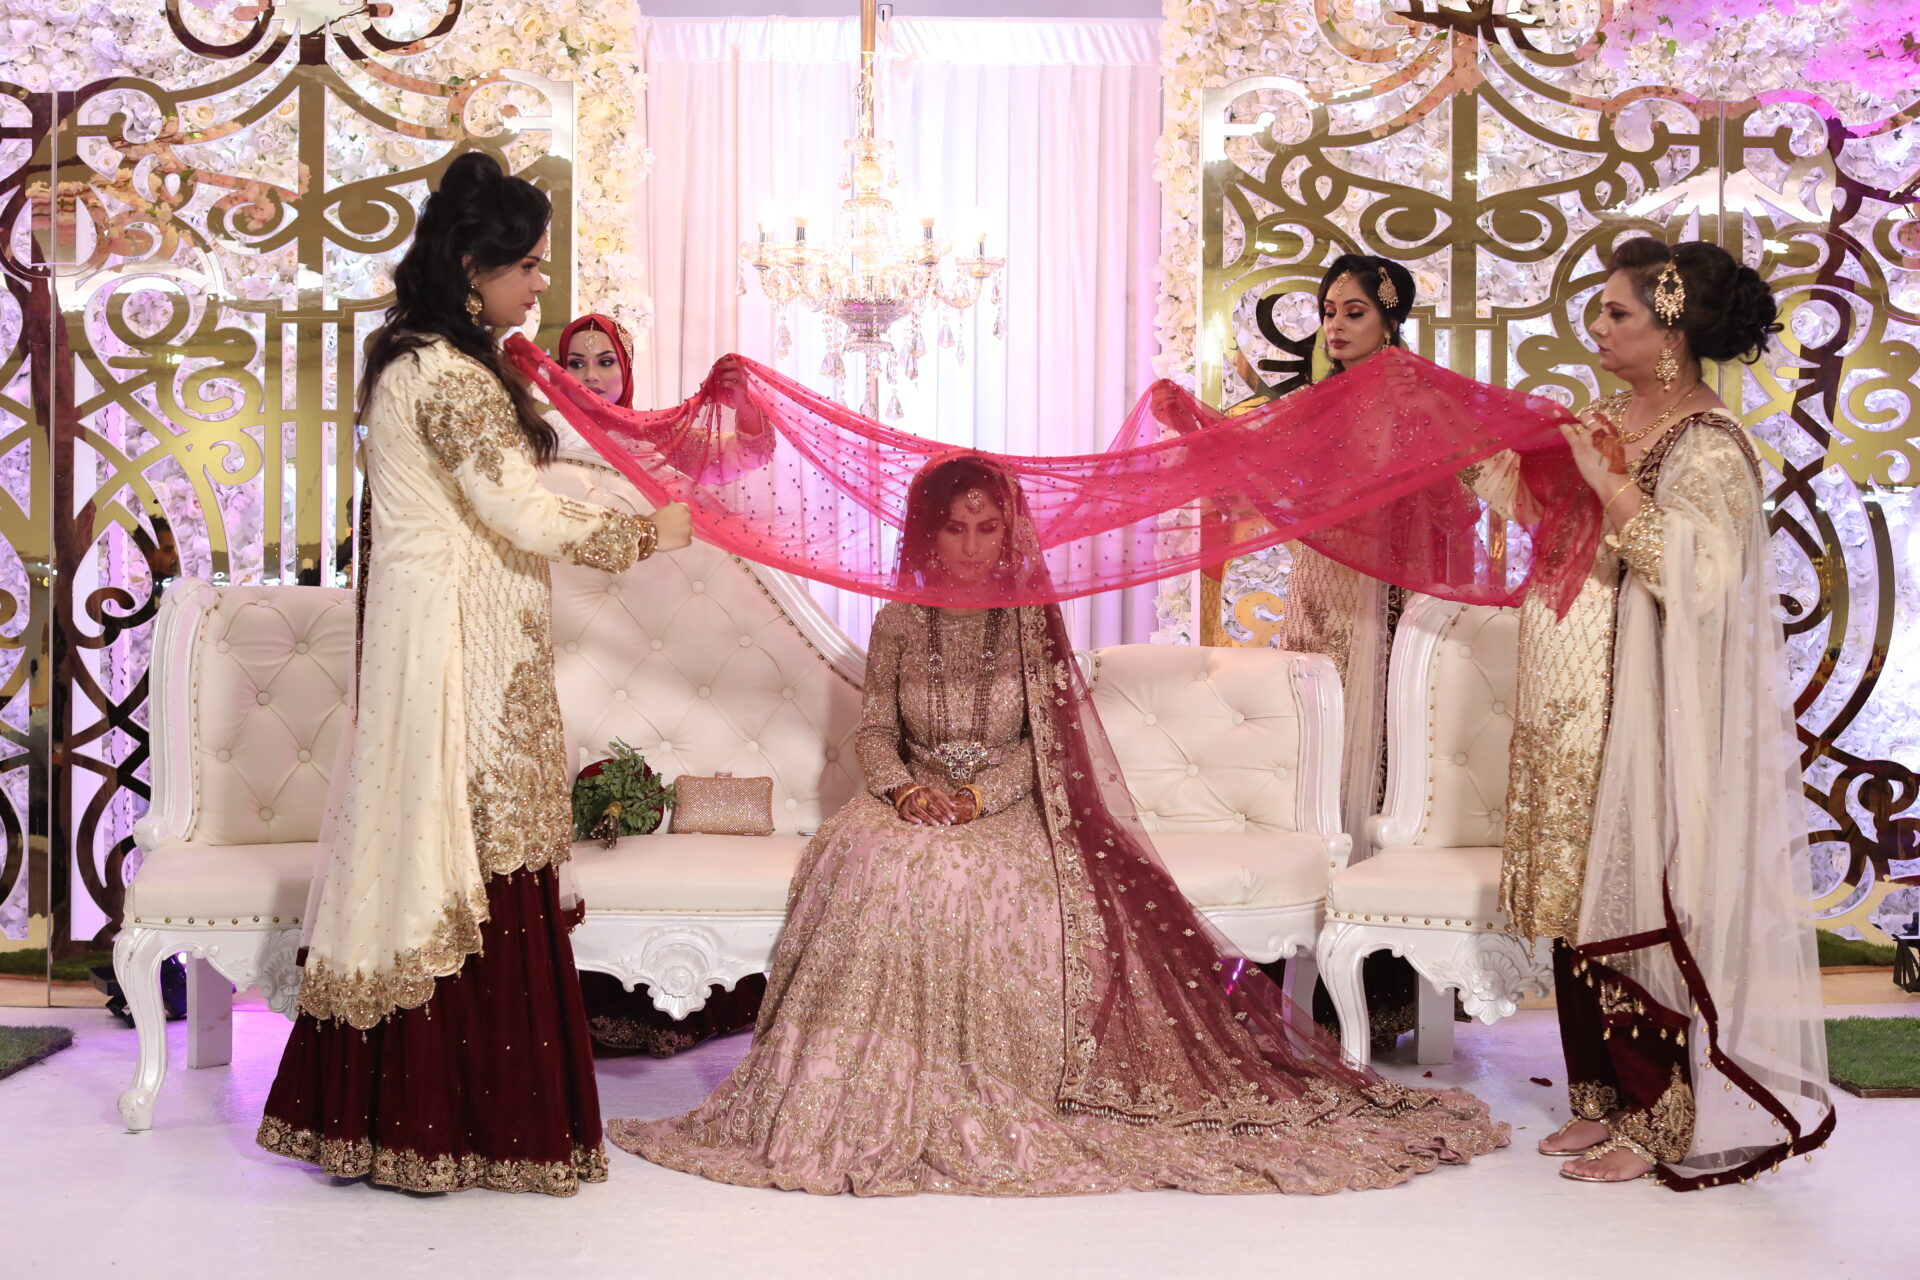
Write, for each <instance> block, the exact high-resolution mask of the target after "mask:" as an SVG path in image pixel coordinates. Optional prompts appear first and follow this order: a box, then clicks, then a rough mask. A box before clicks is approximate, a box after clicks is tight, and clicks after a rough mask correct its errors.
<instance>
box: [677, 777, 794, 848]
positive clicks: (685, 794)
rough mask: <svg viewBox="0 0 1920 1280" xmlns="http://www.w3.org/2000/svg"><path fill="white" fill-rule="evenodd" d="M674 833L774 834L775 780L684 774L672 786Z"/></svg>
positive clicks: (720, 834)
mask: <svg viewBox="0 0 1920 1280" xmlns="http://www.w3.org/2000/svg"><path fill="white" fill-rule="evenodd" d="M671 829H672V830H674V831H676V832H679V833H682V834H686V833H689V832H691V833H697V834H700V835H709V836H770V835H772V834H773V779H772V778H736V777H734V776H733V775H732V774H730V773H723V774H719V775H717V776H715V777H712V778H697V777H694V776H692V775H691V774H685V773H683V774H681V775H680V776H679V777H678V778H676V779H674V783H673V825H672V828H671Z"/></svg>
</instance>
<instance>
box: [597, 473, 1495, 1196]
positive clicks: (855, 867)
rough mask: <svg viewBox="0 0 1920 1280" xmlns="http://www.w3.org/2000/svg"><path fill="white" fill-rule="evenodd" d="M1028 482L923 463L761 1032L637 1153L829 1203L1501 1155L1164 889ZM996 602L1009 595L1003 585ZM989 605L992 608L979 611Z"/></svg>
mask: <svg viewBox="0 0 1920 1280" xmlns="http://www.w3.org/2000/svg"><path fill="white" fill-rule="evenodd" d="M1045 573H1046V568H1045V565H1044V563H1043V561H1042V559H1041V556H1040V553H1039V549H1038V547H1037V546H1036V545H1035V539H1034V536H1033V530H1032V523H1031V520H1030V518H1029V517H1028V515H1027V512H1026V506H1025V500H1024V495H1023V494H1022V493H1021V491H1020V490H1019V488H1018V487H1017V485H1016V484H1014V483H1013V482H1012V481H1011V480H1010V479H1009V478H1008V477H1007V476H1006V475H1005V474H1004V473H1002V472H1001V471H999V470H997V469H996V468H995V467H994V466H993V465H992V464H991V463H990V462H989V461H988V460H986V459H984V458H981V457H979V456H976V455H970V454H960V455H949V456H947V457H946V458H943V459H937V460H935V461H934V462H932V463H930V464H928V466H927V467H926V469H925V470H923V471H922V472H921V473H920V475H919V476H918V477H917V478H916V479H915V481H914V485H913V489H912V491H911V493H910V496H909V503H908V513H907V527H906V528H905V530H904V532H903V537H902V545H901V552H900V567H899V577H898V586H899V587H900V594H902V595H907V596H913V597H916V598H920V599H943V600H953V601H957V602H961V603H965V604H968V605H971V606H975V607H964V608H963V607H952V608H944V607H942V608H934V607H927V606H924V605H918V604H902V603H893V604H890V605H888V606H887V607H886V608H885V609H883V610H882V611H881V612H880V615H879V617H878V618H877V619H876V620H875V624H874V630H873V638H872V644H871V650H870V654H871V656H870V659H869V668H868V676H867V682H866V693H865V697H866V702H865V710H864V713H863V719H862V726H861V730H860V734H859V752H860V763H861V766H862V768H863V769H864V770H865V773H866V778H867V786H868V793H867V794H862V795H858V796H856V797H854V799H852V800H851V801H850V802H848V804H847V805H846V806H845V807H844V808H842V809H841V810H840V811H839V812H838V813H837V814H835V815H834V816H833V817H832V818H831V819H830V820H829V821H828V822H827V823H826V824H825V825H824V826H823V827H822V829H821V830H820V833H819V834H818V835H817V836H816V837H815V838H814V840H813V842H812V844H811V845H810V846H809V848H808V850H807V853H806V855H805V857H804V858H803V859H802V861H801V863H800V866H799V869H798V871H797V872H796V874H795V876H794V880H793V885H792V888H791V891H790V895H789V902H788V922H787V927H786V931H785V933H784V934H783V935H782V937H781V940H780V944H779V947H778V949H777V951H776V952H775V954H774V958H773V971H772V973H771V975H770V976H769V979H768V985H767V995H766V999H765V1003H764V1005H763V1006H762V1009H761V1012H760V1015H759V1022H758V1025H757V1027H756V1030H755V1033H754V1040H753V1045H752V1047H751V1049H750V1050H749V1051H748V1053H747V1055H746V1057H745V1058H744V1059H743V1060H742V1061H741V1063H740V1065H739V1066H738V1068H737V1069H736V1070H735V1071H734V1072H733V1074H732V1075H731V1076H730V1077H729V1078H728V1079H727V1080H725V1081H724V1082H722V1083H721V1085H720V1086H719V1087H718V1088H717V1089H715V1090H714V1092H713V1093H712V1095H711V1096H709V1097H708V1098H707V1100H706V1101H705V1102H704V1103H702V1104H701V1105H700V1107H699V1108H697V1109H696V1110H695V1111H693V1112H692V1113H690V1114H688V1115H685V1116H680V1117H677V1118H673V1119H667V1120H656V1121H644V1120H615V1121H613V1122H612V1124H611V1126H610V1136H611V1137H612V1138H613V1140H614V1141H615V1142H616V1143H618V1144H619V1145H620V1146H621V1147H623V1148H625V1149H626V1150H628V1151H631V1152H634V1153H635V1154H638V1155H640V1156H643V1157H645V1158H646V1159H648V1160H652V1161H655V1162H656V1163H659V1164H663V1165H667V1166H670V1167H672V1168H675V1169H681V1170H685V1171H687V1172H691V1173H697V1174H700V1175H702V1176H704V1177H708V1178H712V1179H716V1180H718V1181H722V1182H731V1183H737V1184H740V1185H743V1186H755V1187H778V1188H783V1189H789V1190H804V1191H812V1192H818V1193H825V1194H831V1193H837V1192H853V1193H855V1194H858V1195H906V1194H912V1193H916V1192H951V1193H963V1194H974V1195H1018V1196H1027V1195H1060V1194H1074V1193H1085V1192H1107V1191H1120V1190H1128V1189H1149V1188H1157V1187H1172V1188H1182V1189H1186V1190H1190V1191H1201V1192H1260V1191H1287V1192H1330V1191H1339V1190H1344V1189H1359V1188H1369V1187H1384V1186H1392V1185H1394V1184H1397V1183H1400V1182H1404V1181H1406V1180H1407V1179H1408V1178H1409V1177H1411V1176H1412V1175H1414V1174H1416V1173H1423V1172H1426V1171H1428V1170H1431V1169H1433V1168H1435V1167H1436V1166H1438V1165H1441V1164H1451V1163H1460V1162H1463V1161H1465V1160H1466V1159H1468V1158H1470V1157H1472V1156H1476V1155H1481V1154H1483V1153H1485V1152H1488V1151H1491V1150H1493V1149H1494V1148H1496V1147H1499V1146H1502V1145H1504V1144H1505V1143H1506V1141H1507V1126H1506V1125H1504V1124H1499V1123H1495V1122H1494V1121H1492V1120H1491V1119H1489V1117H1488V1115H1487V1109H1486V1107H1485V1106H1484V1105H1483V1104H1482V1103H1481V1102H1479V1101H1478V1100H1476V1099H1474V1098H1472V1097H1470V1096H1468V1095H1467V1094H1464V1093H1460V1092H1455V1091H1432V1090H1419V1089H1411V1088H1406V1087H1403V1086H1401V1085H1398V1084H1395V1083H1393V1082H1391V1081H1388V1080H1385V1079H1382V1078H1381V1077H1379V1076H1377V1075H1375V1074H1373V1073H1372V1072H1370V1071H1365V1070H1357V1069H1354V1068H1352V1067H1350V1066H1348V1065H1346V1064H1345V1063H1344V1062H1343V1061H1342V1059H1341V1056H1340V1051H1339V1048H1338V1046H1337V1045H1336V1044H1335V1043H1334V1042H1333V1041H1332V1040H1331V1039H1329V1038H1328V1037H1327V1036H1326V1035H1325V1034H1324V1033H1322V1032H1321V1031H1320V1030H1319V1029H1318V1028H1317V1027H1316V1026H1315V1025H1314V1024H1313V1021H1312V1018H1311V1017H1310V1016H1309V1015H1308V1011H1305V1010H1301V1009H1297V1008H1295V1007H1294V1006H1293V1005H1292V1004H1291V1002H1289V1001H1288V1000H1287V999H1286V997H1285V996H1284V995H1283V994H1282V993H1281V991H1280V989H1279V988H1278V987H1277V986H1275V985H1274V983H1273V982H1272V981H1271V980H1270V979H1268V978H1267V977H1266V975H1265V974H1263V973H1262V972H1260V970H1259V969H1257V968H1255V967H1254V966H1252V965H1251V964H1249V963H1248V962H1246V961H1244V960H1242V959H1240V958H1239V957H1237V956H1235V955H1234V954H1232V952H1231V950H1230V948H1229V947H1228V946H1227V944H1226V943H1225V942H1224V941H1223V940H1222V939H1221V938H1219V936H1218V935H1216V934H1215V933H1214V932H1213V931H1212V929H1211V927H1210V926H1209V925H1208V924H1206V923H1205V921H1204V920H1203V919H1202V918H1201V917H1200V916H1199V915H1198V913H1196V912H1195V911H1194V910H1193V909H1192V908H1191V907H1190V906H1189V905H1188V904H1187V902H1186V900H1185V899H1184V898H1183V897H1182V896H1181V894H1180V891H1179V890H1178V889H1177V888H1176V887H1175V886H1174V883H1173V881H1172V879H1171V878H1170V877H1169V876H1168V874H1167V872H1166V869H1165V868H1164V866H1163V865H1162V864H1161V862H1160V860H1159V858H1158V856H1157V855H1156V854H1155V852H1154V850H1153V847H1152V844H1151V841H1150V840H1149V838H1148V837H1147V835H1146V834H1145V832H1144V831H1143V830H1142V828H1141V826H1140V824H1139V822H1138V820H1137V818H1136V816H1135V814H1134V811H1133V806H1132V803H1131V801H1130V800H1129V798H1128V796H1127V792H1126V789H1125V786H1124V784H1123V783H1122V782H1121V780H1120V771H1119V767H1118V765H1117V763H1116V761H1115V759H1114V756H1113V752H1112V749H1111V748H1110V747H1109V745H1108V743H1107V739H1106V735H1105V733H1104V732H1103V730H1102V729H1101V726H1100V722H1099V719H1098V717H1097V715H1096V714H1095V712H1094V709H1093V704H1092V700H1091V698H1090V696H1089V693H1088V690H1087V687H1086V685H1085V683H1084V682H1083V681H1082V680H1081V678H1080V674H1079V669H1078V667H1077V666H1076V665H1075V664H1074V662H1073V659H1072V651H1071V647H1070V645H1069V642H1068V639H1067V634H1066V630H1065V627H1064V625H1063V622H1062V619H1061V615H1060V609H1059V607H1058V606H1057V605H1051V604H1049V605H1024V606H1017V607H1004V602H1007V601H1016V602H1017V601H1018V600H1021V599H1026V600H1031V599H1035V598H1044V597H1045V595H1046V594H1047V593H1046V591H1045V590H1044V587H1045V577H1044V575H1045ZM996 601H998V602H1003V603H998V604H997V603H996ZM983 606H984V607H983Z"/></svg>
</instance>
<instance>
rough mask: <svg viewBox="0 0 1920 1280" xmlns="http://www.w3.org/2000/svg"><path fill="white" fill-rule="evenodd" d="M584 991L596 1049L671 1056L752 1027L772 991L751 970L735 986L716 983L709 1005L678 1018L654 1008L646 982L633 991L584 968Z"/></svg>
mask: <svg viewBox="0 0 1920 1280" xmlns="http://www.w3.org/2000/svg"><path fill="white" fill-rule="evenodd" d="M580 994H581V996H582V998H584V999H585V1001H586V1004H587V1030H588V1031H590V1032H591V1033H592V1034H593V1051H594V1052H595V1053H597V1054H599V1055H600V1056H602V1057H608V1058H618V1057H624V1056H626V1055H628V1054H636V1053H644V1054H646V1055H647V1056H648V1057H650V1058H671V1057H672V1056H673V1055H674V1054H676V1053H679V1052H681V1051H682V1050H684V1049H691V1048H693V1046H695V1045H697V1044H701V1043H704V1042H705V1041H708V1040H711V1039H713V1038H714V1037H715V1036H730V1035H733V1034H735V1033H736V1032H740V1031H751V1030H753V1023H754V1019H755V1018H757V1017H759V1016H760V1001H761V999H762V997H764V996H765V995H766V994H767V980H766V978H765V977H763V976H762V975H760V974H757V973H752V974H748V975H747V976H746V977H744V978H742V979H740V981H739V982H737V983H735V984H734V988H733V990H731V991H727V990H724V989H722V988H719V987H715V988H714V989H713V990H711V991H709V992H707V1002H706V1004H704V1005H702V1006H701V1007H700V1008H698V1009H695V1010H694V1011H693V1012H692V1013H690V1014H688V1015H687V1016H686V1017H684V1018H679V1019H676V1018H673V1017H670V1016H669V1015H667V1014H664V1013H662V1012H660V1010H658V1009H656V1008H654V1007H653V996H652V995H650V994H649V993H648V991H647V987H646V984H645V983H642V984H641V985H639V986H637V987H635V988H634V989H633V990H631V991H628V990H627V989H626V988H625V987H622V986H621V985H620V979H618V978H616V977H614V976H613V975H612V974H608V973H593V972H590V971H589V972H585V973H582V974H581V975H580Z"/></svg>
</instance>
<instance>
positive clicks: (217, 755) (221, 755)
mask: <svg viewBox="0 0 1920 1280" xmlns="http://www.w3.org/2000/svg"><path fill="white" fill-rule="evenodd" d="M213 758H214V759H215V760H218V761H219V762H220V763H221V764H225V763H226V762H227V761H229V760H231V759H233V752H231V751H228V750H226V749H225V748H222V749H221V750H219V751H216V752H214V753H213Z"/></svg>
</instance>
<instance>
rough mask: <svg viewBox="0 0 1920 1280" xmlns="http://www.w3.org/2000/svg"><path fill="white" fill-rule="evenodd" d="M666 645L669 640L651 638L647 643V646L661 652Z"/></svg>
mask: <svg viewBox="0 0 1920 1280" xmlns="http://www.w3.org/2000/svg"><path fill="white" fill-rule="evenodd" d="M666 647H667V642H666V641H665V640H651V641H648V643H647V648H649V649H651V650H653V651H654V652H655V653H658V652H660V651H661V650H662V649H664V648H666Z"/></svg>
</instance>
